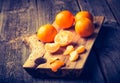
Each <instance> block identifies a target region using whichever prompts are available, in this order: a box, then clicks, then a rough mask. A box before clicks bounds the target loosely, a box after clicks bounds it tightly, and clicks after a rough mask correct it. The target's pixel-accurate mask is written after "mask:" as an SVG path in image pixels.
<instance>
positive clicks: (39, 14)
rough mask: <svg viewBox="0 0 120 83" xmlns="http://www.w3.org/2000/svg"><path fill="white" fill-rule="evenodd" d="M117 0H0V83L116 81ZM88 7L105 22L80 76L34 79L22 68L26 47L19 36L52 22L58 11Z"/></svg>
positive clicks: (119, 57)
mask: <svg viewBox="0 0 120 83" xmlns="http://www.w3.org/2000/svg"><path fill="white" fill-rule="evenodd" d="M119 5H120V1H119V0H92V1H91V0H0V59H1V60H0V66H1V67H0V83H67V82H69V83H83V82H84V83H89V82H91V83H119V82H120V79H119V78H120V44H119V43H120V14H119V12H120V8H119ZM64 9H68V10H70V11H71V12H72V13H73V14H75V13H76V12H78V11H79V10H88V11H90V12H91V13H92V14H93V15H94V16H100V15H103V16H105V21H104V24H103V26H102V29H101V31H100V33H99V34H98V37H97V40H96V41H95V44H94V46H93V48H92V51H91V55H90V56H89V57H88V60H87V63H86V64H85V69H84V70H83V72H82V74H81V76H80V77H79V79H75V80H70V79H69V80H68V79H51V78H46V79H37V78H34V77H32V76H31V75H29V74H28V73H27V72H26V71H25V70H24V69H23V67H22V65H23V63H24V62H25V60H26V59H27V57H28V55H29V50H28V49H26V47H25V45H24V44H23V42H22V41H21V40H19V38H18V37H21V36H23V35H26V34H28V33H34V32H36V31H37V29H38V28H39V26H40V25H43V24H46V23H52V22H53V21H54V17H55V15H56V13H57V12H59V11H61V10H64Z"/></svg>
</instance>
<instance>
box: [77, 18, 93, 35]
mask: <svg viewBox="0 0 120 83" xmlns="http://www.w3.org/2000/svg"><path fill="white" fill-rule="evenodd" d="M75 31H76V32H77V33H78V34H79V35H80V36H81V37H88V36H90V35H92V34H93V32H94V24H93V23H92V22H91V20H90V19H88V18H81V19H80V20H79V21H77V22H76V24H75Z"/></svg>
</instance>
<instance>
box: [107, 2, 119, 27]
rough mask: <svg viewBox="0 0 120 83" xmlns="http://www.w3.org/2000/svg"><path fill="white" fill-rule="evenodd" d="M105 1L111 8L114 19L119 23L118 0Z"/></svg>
mask: <svg viewBox="0 0 120 83" xmlns="http://www.w3.org/2000/svg"><path fill="white" fill-rule="evenodd" d="M106 2H107V3H108V6H109V7H110V9H111V12H112V14H113V15H114V17H115V19H116V21H117V22H118V23H119V25H120V14H119V13H120V8H119V7H120V1H118V0H106Z"/></svg>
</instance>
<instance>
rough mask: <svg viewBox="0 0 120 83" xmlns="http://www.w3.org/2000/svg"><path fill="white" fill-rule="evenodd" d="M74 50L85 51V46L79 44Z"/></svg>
mask: <svg viewBox="0 0 120 83" xmlns="http://www.w3.org/2000/svg"><path fill="white" fill-rule="evenodd" d="M76 51H77V52H78V53H80V54H81V53H84V52H85V51H86V48H85V46H83V45H81V46H79V47H78V48H77V49H76Z"/></svg>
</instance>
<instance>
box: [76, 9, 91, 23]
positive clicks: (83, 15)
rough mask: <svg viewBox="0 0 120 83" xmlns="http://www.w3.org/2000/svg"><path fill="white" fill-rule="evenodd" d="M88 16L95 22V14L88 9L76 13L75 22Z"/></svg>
mask: <svg viewBox="0 0 120 83" xmlns="http://www.w3.org/2000/svg"><path fill="white" fill-rule="evenodd" d="M81 17H82V18H83V17H84V18H88V19H90V20H91V21H92V22H93V16H92V14H91V13H90V12H88V11H80V12H78V13H77V14H76V15H75V22H77V21H78V20H80V18H81Z"/></svg>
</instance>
